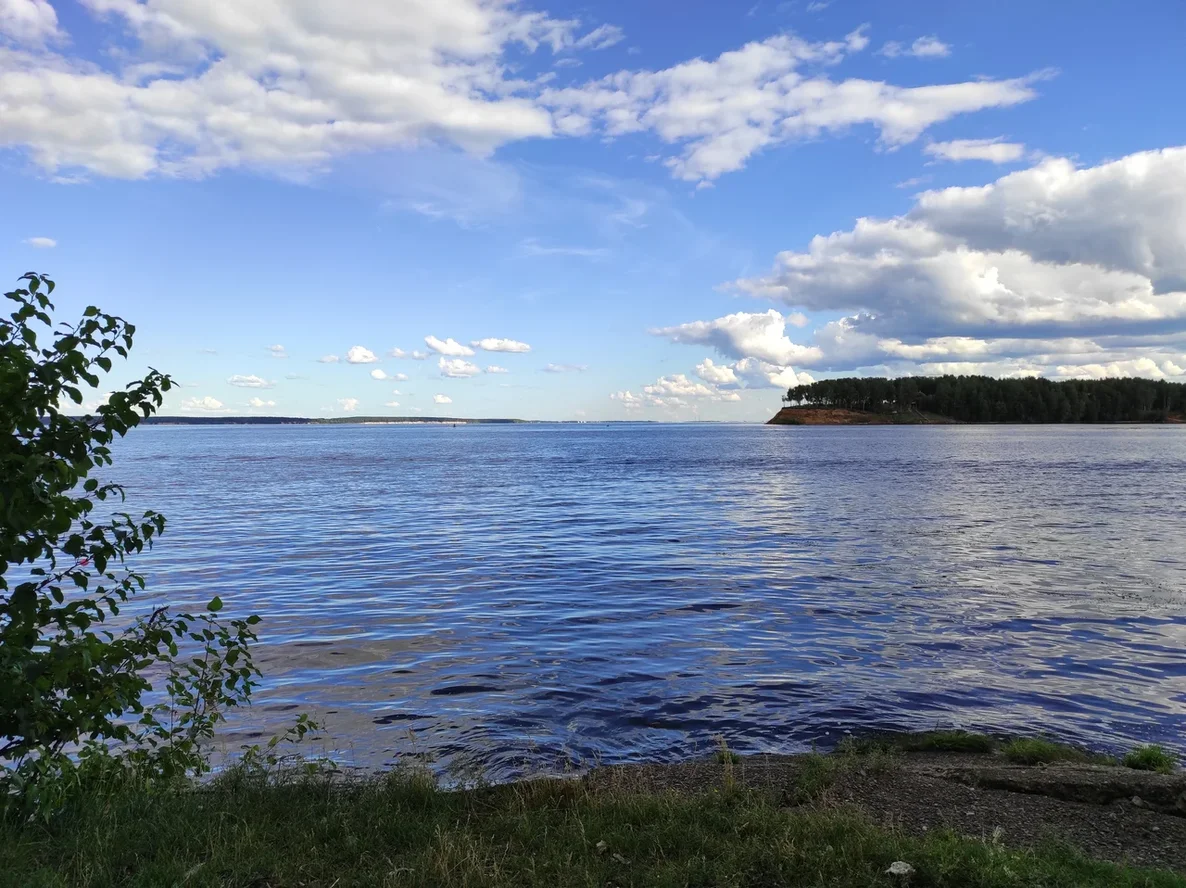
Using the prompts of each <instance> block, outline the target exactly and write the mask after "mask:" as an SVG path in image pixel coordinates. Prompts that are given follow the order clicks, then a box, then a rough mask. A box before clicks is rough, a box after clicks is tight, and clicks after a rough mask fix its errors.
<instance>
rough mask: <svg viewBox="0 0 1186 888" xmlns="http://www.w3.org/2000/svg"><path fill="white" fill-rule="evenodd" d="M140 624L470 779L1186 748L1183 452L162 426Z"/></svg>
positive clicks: (667, 433)
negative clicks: (221, 616) (206, 619)
mask: <svg viewBox="0 0 1186 888" xmlns="http://www.w3.org/2000/svg"><path fill="white" fill-rule="evenodd" d="M115 455H116V464H115V467H114V469H113V470H108V471H109V473H110V475H111V476H112V477H113V478H114V479H115V480H120V481H122V482H124V483H125V484H126V485H127V486H128V492H129V501H128V505H129V506H130V507H131V509H132V510H138V509H142V508H150V507H151V508H154V509H157V510H159V511H161V512H163V513H165V515H166V516H167V517H168V519H169V526H168V529H167V532H166V534H165V536H164V537H163V538H162V539H161V540H160V543H159V544H158V546H157V547H156V548H155V549H154V550H153V551H152V552H151V553H148V554H145V555H143V556H140V557H139V559H138V564H139V567H140V569H141V570H142V572H144V573H145V574H146V576H147V578H148V583H149V587H148V588H149V593H147V595H148V597H149V598H150V599H151V601H153V602H154V603H155V602H160V601H162V600H164V601H168V602H171V603H187V602H189V603H194V602H198V603H200V602H205V601H206V600H208V599H209V598H210V597H211V596H213V595H214V594H218V595H220V596H221V597H222V599H223V600H224V602H225V603H226V610H225V612H224V613H226V614H238V615H242V614H246V613H249V612H257V613H259V614H260V615H261V616H262V617H263V622H262V623H261V625H260V627H259V628H260V629H261V630H262V631H261V642H260V647H259V649H258V653H257V659H258V662H259V665H260V666H261V667H262V669H263V671H264V676H265V679H264V685H263V687H262V688H261V689H260V690H259V691H258V692H257V696H256V703H255V705H254V706H253V707H252V708H251V709H250V710H249V711H247V712H245V713H243V714H241V715H240V716H239V717H237V718H236V719H235V720H234V722H233V724H232V728H233V730H232V731H230V732H229V733H228V734H227V735H226V736H225V737H224V738H223V743H224V744H226V745H228V747H229V748H232V749H235V748H238V744H240V743H245V742H254V741H256V740H257V739H258V738H259V737H260V736H268V735H270V734H271V733H272V732H274V731H276V730H279V729H282V728H283V727H284V726H285V725H286V724H287V723H290V722H291V720H292V718H293V716H294V714H295V713H296V712H301V711H308V712H310V713H311V714H312V715H314V716H315V717H318V718H321V719H323V720H324V721H325V722H326V723H327V728H328V737H329V740H328V741H327V744H328V746H327V748H328V749H329V750H330V751H331V752H333V754H335V755H337V756H339V757H340V758H342V759H343V760H345V761H346V762H348V763H350V764H353V765H356V766H359V767H363V768H377V767H382V766H384V765H388V764H391V763H392V762H393V761H396V760H398V759H399V758H400V757H401V756H406V755H409V754H416V755H419V756H422V757H427V758H432V759H433V760H435V761H436V762H438V763H439V764H441V765H442V766H447V765H449V764H451V763H456V762H458V761H459V760H462V759H464V760H466V761H467V762H471V763H472V762H475V761H476V762H478V763H480V765H481V767H483V768H484V769H485V770H486V773H487V774H489V775H491V776H495V777H503V776H511V775H513V774H517V773H522V772H524V771H526V770H535V769H544V770H554V769H556V768H558V767H565V766H569V765H576V766H581V765H587V764H590V763H595V762H599V761H600V762H618V761H629V760H638V759H643V758H646V759H659V760H670V759H675V758H679V757H681V756H687V755H692V754H697V753H701V752H703V751H705V750H706V749H708V748H710V747H711V746H712V745H713V743H714V739H713V738H715V737H717V736H724V737H725V738H726V740H727V742H728V743H729V745H730V747H731V748H733V749H735V750H738V751H741V752H753V751H782V752H790V751H801V750H803V749H805V748H808V747H809V746H810V745H812V744H813V743H818V744H820V745H821V746H828V745H831V744H833V743H835V742H836V741H837V740H838V739H839V738H840V737H842V736H843V734H844V733H845V732H847V731H861V730H869V729H873V728H928V727H934V726H937V725H943V726H951V725H956V726H963V727H967V728H980V729H988V730H1000V731H1027V732H1042V731H1045V732H1051V733H1054V734H1057V735H1058V736H1060V737H1062V738H1069V739H1072V740H1080V741H1084V742H1087V743H1089V744H1091V745H1093V746H1096V747H1104V748H1117V749H1119V748H1121V747H1124V746H1126V745H1130V744H1132V743H1136V742H1158V743H1162V744H1166V745H1168V746H1170V747H1173V748H1176V749H1178V750H1179V751H1186V737H1184V736H1183V733H1182V730H1181V729H1182V725H1183V723H1184V722H1183V717H1184V716H1186V654H1184V651H1186V545H1184V543H1186V524H1184V521H1186V429H1183V428H1174V427H1157V426H1144V427H1098V426H1097V427H1069V426H1059V427H1049V426H1047V427H1016V426H1013V427H992V426H951V427H873V428H853V427H786V426H784V427H768V426H741V425H648V424H637V425H636V424H612V425H601V426H598V425H571V426H560V425H521V426H484V425H469V426H457V427H443V428H435V427H431V426H366V425H359V426H218V427H168V426H154V427H146V428H142V429H138V430H136V431H135V432H133V433H132V434H131V435H130V436H129V437H128V438H127V439H126V440H125V441H124V442H122V443H121V444H120V445H119V446H118V447H117V450H116V454H115Z"/></svg>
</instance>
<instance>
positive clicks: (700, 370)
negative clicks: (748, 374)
mask: <svg viewBox="0 0 1186 888" xmlns="http://www.w3.org/2000/svg"><path fill="white" fill-rule="evenodd" d="M696 375H697V376H699V377H700V378H701V379H703V380H704V381H705V382H707V383H710V384H711V385H717V386H727V385H736V384H737V374H736V372H734V370H733V368H732V367H729V366H725V365H721V364H714V363H713V362H712V358H705V359H704V360H703V361H701V362H700V363H699V364H697V365H696Z"/></svg>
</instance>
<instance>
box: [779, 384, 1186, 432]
mask: <svg viewBox="0 0 1186 888" xmlns="http://www.w3.org/2000/svg"><path fill="white" fill-rule="evenodd" d="M783 400H784V401H786V402H787V403H788V404H791V405H796V404H798V405H806V406H812V407H842V408H846V409H849V410H871V411H874V412H880V413H908V412H922V413H937V414H941V415H942V416H948V417H951V418H952V419H957V420H960V421H962V422H1142V421H1143V422H1149V421H1164V420H1166V419H1169V418H1170V417H1173V416H1180V415H1181V414H1183V413H1186V384H1183V383H1180V382H1166V381H1165V380H1156V379H1070V380H1066V381H1063V382H1053V381H1051V380H1049V379H1042V378H1027V379H994V378H992V377H991V376H905V377H902V378H900V379H884V378H881V377H846V378H844V379H821V380H820V381H818V382H813V383H811V384H810V385H799V386H795V387H794V388H792V389H790V390H789V391H788V392H787V394H786V397H784V398H783Z"/></svg>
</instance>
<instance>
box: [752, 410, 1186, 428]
mask: <svg viewBox="0 0 1186 888" xmlns="http://www.w3.org/2000/svg"><path fill="white" fill-rule="evenodd" d="M1183 422H1186V420H1184V419H1183V417H1181V416H1171V417H1169V418H1168V419H1165V420H1150V419H1145V420H1138V419H1131V420H1129V419H1126V420H1118V421H1116V422H1095V423H1082V422H1070V423H1056V422H1055V423H1051V422H1048V423H1039V422H1029V423H1027V422H1012V423H1009V422H967V421H964V420H959V419H952V418H951V417H950V416H940V415H939V414H937V413H920V412H917V411H916V412H913V413H877V412H875V411H872V410H849V409H847V408H843V407H783V408H782V409H781V410H779V411H778V413H776V414H774V416H772V417H771V418H770V419H769V420H767V421H766V425H857V426H859V425H1181V424H1183Z"/></svg>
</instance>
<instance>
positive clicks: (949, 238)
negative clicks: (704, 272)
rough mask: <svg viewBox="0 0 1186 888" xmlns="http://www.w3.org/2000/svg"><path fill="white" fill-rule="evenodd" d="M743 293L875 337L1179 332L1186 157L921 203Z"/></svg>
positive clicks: (1185, 260) (1183, 297) (1035, 175)
mask: <svg viewBox="0 0 1186 888" xmlns="http://www.w3.org/2000/svg"><path fill="white" fill-rule="evenodd" d="M738 286H739V288H740V289H742V290H746V291H749V292H751V293H754V294H757V295H761V296H763V297H767V298H771V297H772V298H776V299H780V300H782V301H784V302H786V303H787V304H789V305H793V306H796V307H802V308H808V309H812V310H821V311H837V310H839V311H851V312H855V313H856V314H855V315H854V321H853V326H854V328H856V329H859V330H860V331H862V332H865V333H870V334H876V335H880V336H898V335H900V333H902V332H912V331H913V332H915V333H917V332H925V333H926V335H928V336H943V335H978V334H981V333H984V332H989V331H1006V330H1008V331H1013V335H1016V334H1017V333H1018V332H1020V331H1024V330H1026V329H1031V330H1038V331H1041V332H1042V334H1043V335H1044V334H1045V333H1046V331H1048V330H1049V329H1050V328H1051V327H1057V328H1059V329H1061V330H1063V331H1064V334H1063V335H1066V333H1068V332H1069V331H1072V330H1074V329H1108V330H1119V329H1120V328H1121V327H1123V326H1125V325H1127V326H1129V327H1139V326H1146V327H1147V326H1148V325H1150V324H1157V323H1159V322H1161V323H1162V324H1163V325H1164V323H1165V322H1173V323H1172V326H1173V327H1174V328H1175V329H1181V328H1182V327H1183V326H1184V325H1183V323H1182V321H1183V319H1186V148H1173V149H1165V150H1163V151H1153V152H1143V153H1140V154H1134V155H1130V156H1128V157H1125V158H1122V159H1120V160H1118V161H1113V162H1111V163H1107V164H1102V165H1100V166H1097V167H1090V168H1087V169H1075V167H1074V166H1073V165H1072V164H1071V163H1070V162H1069V161H1066V160H1057V159H1052V160H1047V161H1045V162H1043V163H1041V164H1039V165H1038V166H1036V167H1034V168H1033V169H1029V170H1023V171H1020V172H1017V173H1012V174H1010V175H1008V176H1005V177H1003V178H1001V179H999V180H997V181H996V182H995V183H994V184H992V185H987V186H983V187H979V188H948V189H944V190H942V191H930V192H926V193H924V194H922V195H920V196H919V198H918V200H917V203H916V205H915V207H914V209H912V210H911V211H910V212H909V213H907V214H906V215H905V216H900V217H897V218H895V219H890V220H876V219H861V220H859V221H858V223H857V225H856V226H855V227H854V228H853V229H852V230H851V231H847V232H837V233H834V234H832V235H829V236H827V237H816V238H814V239H813V240H812V241H811V244H810V247H809V249H808V251H807V252H805V253H794V252H787V253H782V254H780V256H779V257H778V262H777V266H776V268H775V270H774V272H773V273H772V274H770V275H768V276H766V277H763V278H758V279H754V280H748V281H741V282H738ZM998 335H1000V334H999V333H998Z"/></svg>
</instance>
